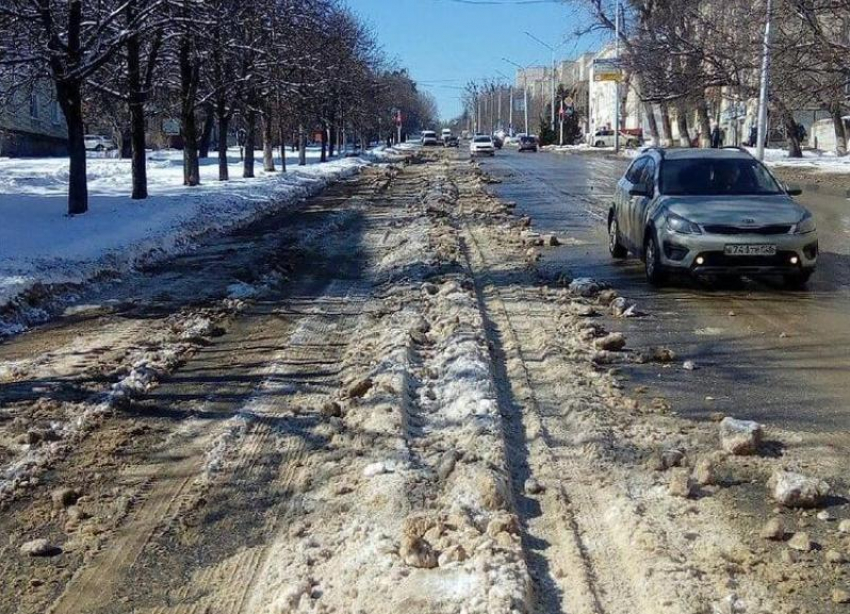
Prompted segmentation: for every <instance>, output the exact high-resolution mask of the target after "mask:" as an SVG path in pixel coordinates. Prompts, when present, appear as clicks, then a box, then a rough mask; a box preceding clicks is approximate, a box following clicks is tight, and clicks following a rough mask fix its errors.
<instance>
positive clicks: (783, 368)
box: [482, 148, 850, 447]
mask: <svg viewBox="0 0 850 614" xmlns="http://www.w3.org/2000/svg"><path fill="white" fill-rule="evenodd" d="M627 164H628V161H627V160H621V159H617V158H614V157H613V156H605V155H601V154H595V155H589V154H583V155H582V154H577V155H563V154H555V153H548V152H540V153H538V154H533V153H524V154H519V153H518V152H516V151H515V150H512V149H508V148H505V149H503V150H502V151H501V152H499V154H498V155H497V156H496V158H495V159H494V160H492V161H490V160H487V161H485V162H483V163H482V166H483V167H484V168H485V169H486V170H487V171H488V172H490V173H491V174H492V175H494V176H495V177H498V178H500V179H502V180H503V183H501V184H499V185H496V186H494V187H495V188H496V192H497V194H498V195H499V196H502V197H504V198H506V199H509V200H512V201H515V202H516V203H517V212H518V214H520V215H529V216H531V217H532V219H533V224H534V228H535V230H537V231H538V232H540V233H556V234H557V235H558V236H559V237H561V238H562V239H563V240H564V246H563V247H560V248H558V249H557V250H547V251H546V252H545V253H544V261H543V263H542V267H543V268H546V269H554V270H561V271H564V270H565V271H568V272H569V273H571V274H572V275H573V276H574V277H593V278H596V279H599V280H603V281H607V282H610V283H611V284H612V286H613V287H614V288H616V289H617V290H618V291H619V292H620V293H621V294H622V295H624V296H627V297H629V298H631V299H634V300H636V301H637V303H638V306H639V307H640V309H641V310H642V311H645V312H647V313H648V314H649V315H648V317H645V318H640V319H630V320H622V321H620V326H621V327H622V330H623V332H625V333H626V334H627V336H628V337H629V339H630V343H633V344H634V345H635V346H641V345H659V346H667V347H670V348H672V349H674V350H675V351H676V353H677V354H678V355H679V356H680V357H681V358H682V359H683V360H693V361H694V362H695V363H696V364H697V366H698V367H699V369H698V370H697V371H693V372H685V371H682V370H681V369H678V368H663V367H660V366H657V365H653V366H647V365H641V366H635V367H630V368H628V369H627V376H628V377H629V379H630V380H631V382H632V385H633V386H634V387H637V386H648V387H649V389H650V391H651V392H654V393H655V394H658V395H660V396H666V397H667V398H669V399H670V400H671V401H672V404H673V407H674V409H675V410H676V411H678V412H680V413H681V414H683V415H686V416H691V417H707V416H708V415H710V414H711V413H712V412H717V411H721V412H726V413H735V414H745V415H746V416H748V417H750V418H752V419H755V420H759V421H762V422H764V423H767V424H773V425H777V426H779V427H781V428H787V429H794V430H803V431H809V432H819V433H827V434H829V439H830V440H831V443H832V444H833V445H838V446H840V447H846V446H847V445H848V443H850V440H848V438H847V437H846V435H845V433H846V432H847V431H848V430H850V411H848V409H850V392H849V391H848V388H847V384H846V373H847V365H848V364H850V241H848V238H850V202H848V200H846V199H840V198H834V197H829V196H823V195H817V194H814V193H812V194H808V195H806V194H804V195H803V196H801V197H800V201H801V202H803V203H804V204H806V205H807V206H809V207H810V208H811V209H812V211H813V212H814V215H815V218H816V220H817V223H818V231H819V237H820V246H821V258H820V263H819V268H818V271H817V272H816V274H815V276H814V277H813V279H812V281H811V283H810V284H809V288H808V289H807V290H806V291H801V292H798V291H793V292H792V291H787V290H785V289H783V288H781V287H780V286H779V282H778V281H776V282H769V281H765V282H754V281H750V280H744V281H743V282H742V283H740V284H738V285H735V286H733V287H729V286H727V287H717V286H716V285H711V284H708V283H700V282H695V281H689V280H679V281H677V282H674V284H673V285H672V286H671V287H669V288H664V289H662V290H656V289H653V288H651V287H649V286H648V285H647V283H646V282H645V281H644V277H643V268H642V263H641V262H640V261H638V260H635V259H630V260H627V261H626V262H617V261H614V260H612V259H611V257H610V256H609V255H608V251H607V236H606V227H605V221H606V215H607V210H608V205H609V202H610V195H611V194H612V191H613V187H614V185H615V183H616V181H617V179H618V178H619V176H620V174H621V173H622V172H623V171H624V170H625V168H626V166H627Z"/></svg>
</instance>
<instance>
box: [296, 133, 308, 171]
mask: <svg viewBox="0 0 850 614" xmlns="http://www.w3.org/2000/svg"><path fill="white" fill-rule="evenodd" d="M306 165H307V135H306V133H305V132H304V124H299V125H298V166H306Z"/></svg>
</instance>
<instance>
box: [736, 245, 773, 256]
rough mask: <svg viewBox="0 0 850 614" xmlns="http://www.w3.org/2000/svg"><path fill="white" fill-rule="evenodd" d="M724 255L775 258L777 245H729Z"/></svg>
mask: <svg viewBox="0 0 850 614" xmlns="http://www.w3.org/2000/svg"><path fill="white" fill-rule="evenodd" d="M724 253H725V254H726V255H727V256H775V255H776V246H775V245H727V246H725V249H724Z"/></svg>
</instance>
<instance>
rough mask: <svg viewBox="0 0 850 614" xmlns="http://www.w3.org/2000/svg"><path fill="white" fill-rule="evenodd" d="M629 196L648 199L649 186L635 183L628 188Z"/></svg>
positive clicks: (649, 195)
mask: <svg viewBox="0 0 850 614" xmlns="http://www.w3.org/2000/svg"><path fill="white" fill-rule="evenodd" d="M629 196H643V197H644V198H650V197H651V196H652V192H651V190H650V188H649V186H648V185H646V184H645V183H636V184H635V185H633V186H632V187H631V188H629Z"/></svg>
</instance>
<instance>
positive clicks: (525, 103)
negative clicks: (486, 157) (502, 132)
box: [502, 58, 531, 135]
mask: <svg viewBox="0 0 850 614" xmlns="http://www.w3.org/2000/svg"><path fill="white" fill-rule="evenodd" d="M502 59H503V60H504V61H505V62H507V63H508V64H512V65H513V66H516V67H517V68H519V69H520V70H521V71H522V96H523V104H522V106H523V107H524V110H525V134H526V135H527V134H528V83H527V80H528V75H527V74H526V72H525V71H526V69H527V68H528V66H531V64H529V65H528V66H526V67H525V68H523V67H522V66H520V65H519V64H517V63H516V62H514V61H513V60H509V59H508V58H502Z"/></svg>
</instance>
